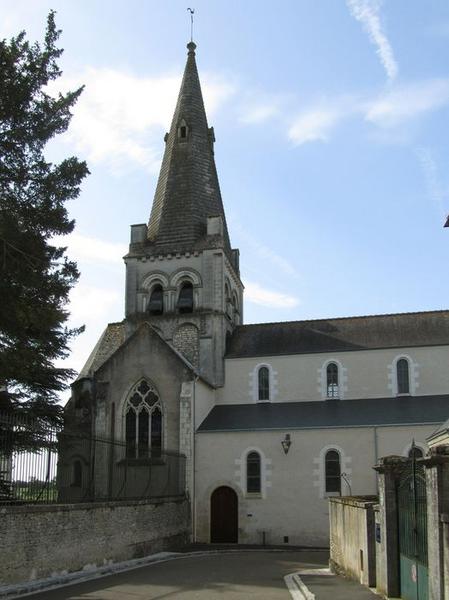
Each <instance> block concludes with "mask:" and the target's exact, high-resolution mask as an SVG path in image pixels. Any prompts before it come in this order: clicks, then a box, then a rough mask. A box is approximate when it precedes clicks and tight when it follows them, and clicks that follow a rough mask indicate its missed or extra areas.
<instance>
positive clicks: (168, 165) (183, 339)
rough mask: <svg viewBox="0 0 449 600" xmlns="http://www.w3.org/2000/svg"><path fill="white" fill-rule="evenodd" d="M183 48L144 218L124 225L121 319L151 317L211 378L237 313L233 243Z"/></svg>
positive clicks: (239, 291) (215, 379)
mask: <svg viewBox="0 0 449 600" xmlns="http://www.w3.org/2000/svg"><path fill="white" fill-rule="evenodd" d="M187 49H188V55H187V63H186V67H185V70H184V76H183V79H182V83H181V89H180V91H179V96H178V101H177V103H176V108H175V112H174V115H173V119H172V123H171V127H170V131H169V133H167V134H165V138H164V141H165V152H164V157H163V160H162V166H161V171H160V174H159V179H158V183H157V187H156V192H155V196H154V200H153V207H152V210H151V215H150V219H149V222H148V224H140V225H132V226H131V240H130V246H129V252H128V254H127V255H126V256H125V263H126V322H127V325H128V327H129V328H130V330H131V331H132V329H133V328H134V327H135V326H136V325H137V324H138V323H139V322H141V321H142V320H146V321H149V322H151V324H152V325H153V326H154V327H155V328H156V329H157V330H158V331H159V332H160V334H161V335H162V336H163V337H164V339H166V340H167V341H168V342H169V343H171V344H172V345H173V346H174V347H175V348H176V349H177V350H178V351H179V352H181V353H182V354H183V355H184V356H185V358H187V360H188V361H189V362H190V363H191V364H192V365H193V366H194V367H196V368H197V369H198V371H199V372H200V373H201V375H202V376H203V377H204V378H206V379H207V380H209V381H210V382H211V383H212V384H213V385H216V386H220V385H223V383H224V364H223V357H224V353H225V350H226V338H227V335H228V334H229V333H231V332H232V330H233V329H234V327H235V326H236V325H239V324H241V323H242V321H243V285H242V282H241V280H240V274H239V251H238V250H236V249H232V248H231V244H230V240H229V234H228V228H227V224H226V217H225V213H224V209H223V202H222V199H221V193H220V186H219V183H218V177H217V171H216V167H215V160H214V143H215V135H214V130H213V128H212V127H209V126H208V123H207V117H206V111H205V109H204V103H203V96H202V92H201V85H200V80H199V77H198V71H197V66H196V61H195V49H196V45H195V44H194V43H193V42H189V44H187Z"/></svg>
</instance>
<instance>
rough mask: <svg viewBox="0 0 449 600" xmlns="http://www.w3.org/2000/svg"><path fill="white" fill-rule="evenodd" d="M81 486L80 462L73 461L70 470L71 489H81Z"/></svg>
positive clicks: (81, 469)
mask: <svg viewBox="0 0 449 600" xmlns="http://www.w3.org/2000/svg"><path fill="white" fill-rule="evenodd" d="M82 484H83V465H82V464H81V461H80V460H75V462H74V463H73V470H72V487H81V486H82Z"/></svg>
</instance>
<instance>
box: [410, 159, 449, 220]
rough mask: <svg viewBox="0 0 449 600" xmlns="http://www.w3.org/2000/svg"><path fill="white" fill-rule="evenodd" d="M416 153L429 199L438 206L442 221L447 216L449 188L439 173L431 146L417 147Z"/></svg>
mask: <svg viewBox="0 0 449 600" xmlns="http://www.w3.org/2000/svg"><path fill="white" fill-rule="evenodd" d="M416 155H417V157H418V160H419V164H420V165H421V169H422V171H423V174H424V178H425V183H426V188H427V194H428V197H429V199H430V200H431V201H432V202H433V204H434V205H435V206H436V208H437V210H438V213H439V218H440V219H441V222H443V219H444V218H445V217H446V214H447V212H448V211H447V209H445V202H446V200H447V199H448V198H449V188H446V189H444V187H443V186H442V184H441V182H440V178H439V175H438V167H437V163H436V160H435V158H434V155H433V152H432V150H431V149H430V148H422V147H420V148H417V149H416Z"/></svg>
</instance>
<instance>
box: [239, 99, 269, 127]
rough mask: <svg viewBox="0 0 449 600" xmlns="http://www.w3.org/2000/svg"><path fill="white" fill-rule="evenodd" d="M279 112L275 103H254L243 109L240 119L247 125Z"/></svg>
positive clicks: (260, 121) (265, 119) (259, 121)
mask: <svg viewBox="0 0 449 600" xmlns="http://www.w3.org/2000/svg"><path fill="white" fill-rule="evenodd" d="M278 114H279V108H278V107H277V106H276V105H275V104H255V105H253V106H250V107H248V108H246V109H245V110H244V111H243V114H242V116H241V117H240V121H241V122H242V123H246V124H248V125H251V124H255V123H263V122H264V121H267V120H268V119H271V118H273V117H275V116H277V115H278Z"/></svg>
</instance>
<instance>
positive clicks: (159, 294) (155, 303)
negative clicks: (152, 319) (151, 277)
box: [148, 284, 164, 315]
mask: <svg viewBox="0 0 449 600" xmlns="http://www.w3.org/2000/svg"><path fill="white" fill-rule="evenodd" d="M148 312H149V313H150V314H151V315H161V314H162V313H163V312H164V292H163V290H162V286H161V285H159V284H158V285H155V286H154V288H153V290H152V292H151V296H150V302H149V303H148Z"/></svg>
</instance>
